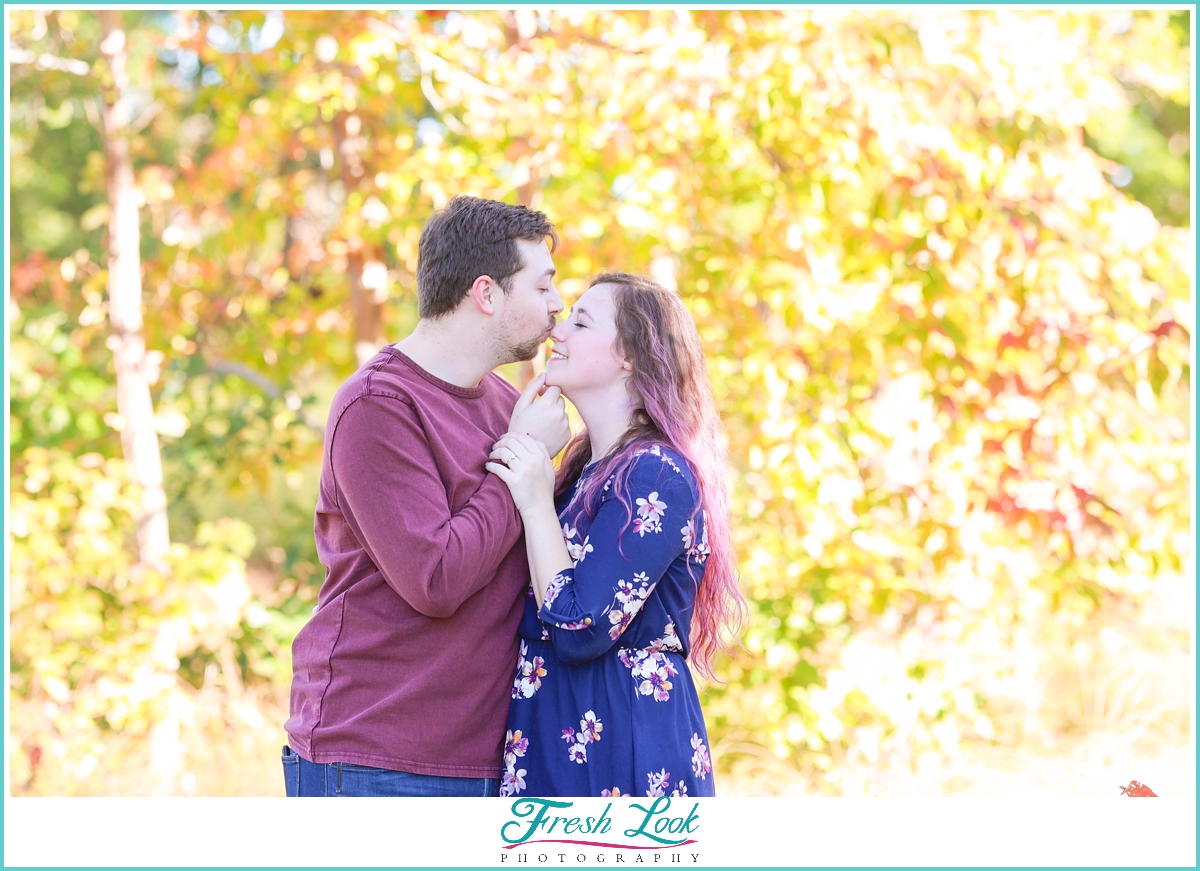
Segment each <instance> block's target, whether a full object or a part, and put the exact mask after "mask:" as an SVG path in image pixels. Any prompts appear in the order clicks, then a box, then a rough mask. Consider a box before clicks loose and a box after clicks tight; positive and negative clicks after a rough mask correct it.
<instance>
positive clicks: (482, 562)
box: [283, 197, 570, 796]
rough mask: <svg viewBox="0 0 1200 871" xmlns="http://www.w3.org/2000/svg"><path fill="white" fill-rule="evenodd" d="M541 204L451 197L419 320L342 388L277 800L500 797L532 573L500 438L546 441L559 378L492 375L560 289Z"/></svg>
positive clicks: (440, 220) (420, 270) (422, 248)
mask: <svg viewBox="0 0 1200 871" xmlns="http://www.w3.org/2000/svg"><path fill="white" fill-rule="evenodd" d="M547 237H548V238H549V239H550V242H551V250H553V249H554V248H557V244H558V237H557V235H556V234H555V232H554V229H553V227H552V226H551V225H550V223H549V222H548V221H547V220H546V216H545V215H543V214H542V213H541V212H535V211H531V210H529V209H526V208H524V207H522V206H510V205H507V204H505V203H498V202H493V201H490V200H482V199H476V198H472V197H456V198H455V199H454V200H452V201H451V202H450V203H449V205H448V206H447V207H446V208H445V209H444V210H442V211H441V212H438V213H437V214H435V215H434V216H433V218H432V219H430V221H429V223H428V224H426V226H425V229H424V231H423V232H422V233H421V240H420V244H419V248H418V265H417V295H418V310H419V314H420V321H419V322H418V324H417V327H416V329H415V330H414V331H413V332H412V334H411V335H409V336H408V337H407V338H405V339H404V340H402V341H400V342H398V343H397V344H396V345H394V346H388V347H385V348H384V349H383V350H381V351H380V352H379V353H378V354H376V355H375V357H374V358H373V359H371V360H370V361H368V362H367V363H366V364H365V365H364V366H363V367H362V368H361V369H359V370H358V371H357V372H355V373H354V374H353V375H352V376H350V378H349V379H348V380H347V381H346V383H345V384H343V385H342V387H341V389H340V390H339V391H338V393H337V396H336V397H335V398H334V401H333V407H332V408H331V409H330V412H329V425H328V427H327V436H326V440H325V459H324V468H323V470H322V473H321V490H320V495H319V497H318V501H317V510H316V540H317V553H318V554H319V555H320V558H321V562H322V563H323V564H324V565H325V567H326V576H325V582H324V584H323V585H322V586H321V592H320V595H319V597H318V603H317V608H316V610H315V612H314V614H313V617H312V619H311V620H310V621H309V623H308V624H307V625H306V626H305V627H304V628H303V629H302V630H301V631H300V633H299V634H298V635H297V636H296V641H295V643H294V645H293V647H292V667H293V672H294V677H293V680H292V698H291V717H290V718H289V719H288V721H287V723H286V724H285V725H284V728H285V729H286V731H287V733H288V737H289V739H290V742H291V746H290V747H284V752H283V767H284V779H285V783H286V786H287V794H288V795H301V796H306V795H421V796H425V795H496V794H497V793H498V790H499V778H500V774H501V770H502V756H503V744H504V733H505V717H506V715H507V712H508V704H509V700H510V697H511V688H512V681H513V676H514V669H515V667H516V662H517V624H518V622H519V621H520V616H521V608H522V605H523V600H524V593H525V590H526V587H527V585H528V583H529V572H528V567H527V564H526V559H525V548H524V544H523V542H522V539H521V522H520V517H519V515H518V514H517V511H516V509H515V507H514V506H513V502H512V498H511V496H510V495H509V492H508V488H507V487H506V486H505V484H504V482H503V481H501V480H500V479H499V478H498V477H496V476H495V475H491V474H488V473H487V471H486V470H485V468H484V464H485V463H486V462H487V455H488V453H489V452H490V451H491V449H492V445H493V444H494V443H495V442H496V441H497V440H498V439H499V438H500V437H501V436H502V435H504V433H505V432H509V431H511V432H525V433H529V434H531V435H533V436H535V437H536V438H539V439H541V440H542V441H543V442H545V444H546V445H547V446H548V447H549V448H550V450H552V451H553V452H555V453H557V452H558V451H559V450H561V449H562V447H563V445H565V444H566V442H567V439H568V437H569V435H570V431H569V428H568V426H567V421H566V415H565V410H564V407H563V400H562V398H561V396H560V394H559V391H558V389H557V388H550V389H547V390H544V392H542V393H541V395H540V396H539V391H540V390H542V388H543V379H542V378H541V377H539V378H537V379H535V380H534V381H533V383H531V384H530V385H529V387H528V388H526V390H525V392H524V393H522V394H521V395H520V396H519V397H518V394H517V391H516V390H515V389H514V388H513V387H511V386H510V385H509V384H507V383H506V382H505V381H504V380H503V379H502V378H500V377H499V376H498V375H496V374H494V373H492V370H493V369H494V368H495V367H497V366H499V365H502V364H504V363H511V362H515V361H518V360H528V359H530V358H532V357H533V355H534V354H535V353H536V352H537V350H538V348H539V347H540V346H541V344H542V343H543V342H544V341H545V340H546V338H547V336H548V335H549V332H550V329H551V328H552V327H553V326H554V323H555V318H556V316H557V315H558V313H559V312H561V311H562V308H563V301H562V297H560V296H559V294H558V290H557V289H556V288H555V286H554V281H553V278H554V272H555V269H554V262H553V260H552V259H551V256H550V251H548V250H547V247H546V239H547Z"/></svg>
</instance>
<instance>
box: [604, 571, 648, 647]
mask: <svg viewBox="0 0 1200 871" xmlns="http://www.w3.org/2000/svg"><path fill="white" fill-rule="evenodd" d="M634 584H637V585H638V586H636V587H635V586H634ZM653 589H654V585H653V584H651V583H650V578H649V577H648V576H647V575H646V573H645V572H634V575H633V581H632V582H630V581H626V580H624V579H622V580H619V581H617V592H616V595H614V596H613V603H612V605H610V606H609V609H608V612H607V613H608V622H609V623H611V624H613V625H612V627H611V628H610V629H609V630H608V637H609V638H611V639H613V640H614V641H615V640H616V639H618V638H620V637H621V633H622V632H624V631H625V630H626V629H628V628H629V624H630V623H632V622H633V618H634V617H636V616H637V615H638V612H639V611H641V610H642V605H644V604H646V599H648V598H649V597H650V593H651V591H652V590H653Z"/></svg>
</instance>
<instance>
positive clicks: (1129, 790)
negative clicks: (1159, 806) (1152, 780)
mask: <svg viewBox="0 0 1200 871" xmlns="http://www.w3.org/2000/svg"><path fill="white" fill-rule="evenodd" d="M1121 794H1122V795H1128V796H1130V797H1131V798H1158V796H1157V795H1155V794H1154V790H1152V789H1151V788H1150V787H1148V786H1146V784H1144V783H1138V782H1137V781H1136V780H1131V781H1129V786H1122V787H1121Z"/></svg>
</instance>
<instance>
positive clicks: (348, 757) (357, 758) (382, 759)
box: [288, 735, 503, 779]
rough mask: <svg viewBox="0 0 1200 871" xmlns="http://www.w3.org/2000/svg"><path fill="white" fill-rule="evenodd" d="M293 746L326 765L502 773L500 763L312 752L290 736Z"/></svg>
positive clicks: (487, 774)
mask: <svg viewBox="0 0 1200 871" xmlns="http://www.w3.org/2000/svg"><path fill="white" fill-rule="evenodd" d="M288 739H289V740H290V741H291V747H292V749H293V750H295V751H296V752H297V753H299V755H301V756H303V757H304V758H305V759H307V760H308V761H309V762H315V763H316V764H318V765H327V764H329V763H331V762H350V763H352V764H357V765H369V766H371V767H372V768H386V769H388V770H389V771H405V772H407V773H409V774H426V775H431V776H434V777H482V778H491V779H497V778H499V777H500V775H501V774H502V773H503V770H502V769H501V767H500V766H499V765H445V764H443V763H439V762H415V761H413V760H411V759H396V758H394V757H391V756H375V755H373V754H371V753H358V752H355V751H353V750H322V751H320V752H317V753H313V752H312V751H311V750H310V749H309V748H308V747H306V746H298V745H301V744H302V743H303V742H299V741H296V740H295V739H294V738H292V736H291V735H289V736H288Z"/></svg>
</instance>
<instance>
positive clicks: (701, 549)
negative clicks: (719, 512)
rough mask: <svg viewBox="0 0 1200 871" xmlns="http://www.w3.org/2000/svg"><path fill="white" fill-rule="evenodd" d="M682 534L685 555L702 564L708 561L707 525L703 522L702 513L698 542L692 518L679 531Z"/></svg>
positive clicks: (701, 514)
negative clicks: (685, 549)
mask: <svg viewBox="0 0 1200 871" xmlns="http://www.w3.org/2000/svg"><path fill="white" fill-rule="evenodd" d="M679 531H680V532H681V533H682V534H683V546H684V547H685V548H687V555H688V556H690V557H691V558H692V559H694V560H696V561H697V562H700V563H703V562H705V561H706V560H707V559H708V555H709V554H710V553H712V551H711V550H709V547H708V524H707V523H705V522H704V512H703V511H701V512H700V540H699V541H697V540H696V520H695V518H692V519H691V520H689V521H688V522H687V526H685V527H683V529H681V530H679Z"/></svg>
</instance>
